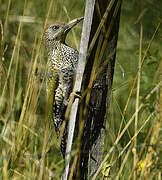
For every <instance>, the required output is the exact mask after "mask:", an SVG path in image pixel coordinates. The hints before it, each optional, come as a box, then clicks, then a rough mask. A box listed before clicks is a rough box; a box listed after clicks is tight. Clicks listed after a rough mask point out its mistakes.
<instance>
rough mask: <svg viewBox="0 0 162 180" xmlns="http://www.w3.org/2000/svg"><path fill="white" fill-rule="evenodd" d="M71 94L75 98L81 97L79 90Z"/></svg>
mask: <svg viewBox="0 0 162 180" xmlns="http://www.w3.org/2000/svg"><path fill="white" fill-rule="evenodd" d="M71 95H72V96H73V97H74V99H75V98H79V99H80V98H81V92H80V91H76V92H72V93H71Z"/></svg>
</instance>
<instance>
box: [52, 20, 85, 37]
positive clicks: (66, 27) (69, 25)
mask: <svg viewBox="0 0 162 180" xmlns="http://www.w3.org/2000/svg"><path fill="white" fill-rule="evenodd" d="M83 19H84V18H83V17H80V18H76V19H73V20H72V21H70V22H69V23H67V24H64V25H63V26H62V27H61V28H59V30H58V31H57V32H56V33H55V35H54V37H53V38H57V37H59V36H61V35H62V34H67V33H68V32H69V31H70V29H71V28H73V27H74V26H75V25H76V24H78V23H79V22H80V21H82V20H83Z"/></svg>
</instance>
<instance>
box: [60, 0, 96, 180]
mask: <svg viewBox="0 0 162 180" xmlns="http://www.w3.org/2000/svg"><path fill="white" fill-rule="evenodd" d="M94 5H95V0H87V1H86V8H85V14H84V22H83V30H82V37H81V43H80V52H79V62H78V69H77V72H76V79H75V84H74V89H73V92H80V90H81V84H82V79H83V73H84V69H85V64H86V55H87V49H88V42H89V36H90V31H91V24H92V18H93V11H94ZM78 103H79V99H78V98H77V99H75V100H74V103H73V104H72V108H71V112H70V118H69V125H68V139H67V147H66V156H65V161H68V160H69V158H70V153H71V147H72V141H73V136H74V128H75V121H76V114H77V109H78ZM68 173H69V163H68V164H67V166H66V167H65V171H64V174H63V180H66V179H67V178H68Z"/></svg>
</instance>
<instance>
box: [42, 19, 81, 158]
mask: <svg viewBox="0 0 162 180" xmlns="http://www.w3.org/2000/svg"><path fill="white" fill-rule="evenodd" d="M82 20H83V17H80V18H76V19H73V20H71V21H70V22H68V23H64V22H58V21H56V22H55V23H53V24H49V25H47V27H46V28H45V31H44V37H45V45H46V50H47V54H48V61H47V66H46V91H47V102H48V112H49V113H48V118H49V119H50V120H51V119H52V120H53V123H54V128H55V131H56V133H57V135H58V136H59V134H60V133H59V130H60V127H61V125H62V123H63V122H64V120H65V112H66V107H67V104H68V100H69V96H70V93H71V92H72V88H73V80H74V75H75V72H76V69H77V65H78V59H79V52H78V50H76V49H74V48H72V47H70V46H69V45H67V44H66V42H65V40H66V36H67V34H68V32H69V31H70V30H71V29H72V28H73V27H74V26H75V25H76V24H78V23H79V22H80V21H82ZM66 124H67V123H66ZM66 139H67V125H65V128H64V132H63V136H62V139H61V143H60V150H61V152H62V155H63V157H65V151H66Z"/></svg>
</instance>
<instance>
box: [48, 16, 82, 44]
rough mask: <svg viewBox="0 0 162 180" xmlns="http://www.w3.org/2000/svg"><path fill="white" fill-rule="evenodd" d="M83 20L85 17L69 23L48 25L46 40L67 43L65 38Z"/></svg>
mask: <svg viewBox="0 0 162 180" xmlns="http://www.w3.org/2000/svg"><path fill="white" fill-rule="evenodd" d="M81 20H83V17H81V18H76V19H74V20H72V21H70V22H69V23H64V22H55V23H53V24H50V25H47V27H46V28H45V38H46V40H49V41H52V40H56V41H61V42H65V38H66V35H67V33H68V32H69V31H70V30H71V29H72V28H73V27H74V26H75V25H76V24H78V23H79V22H80V21H81Z"/></svg>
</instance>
